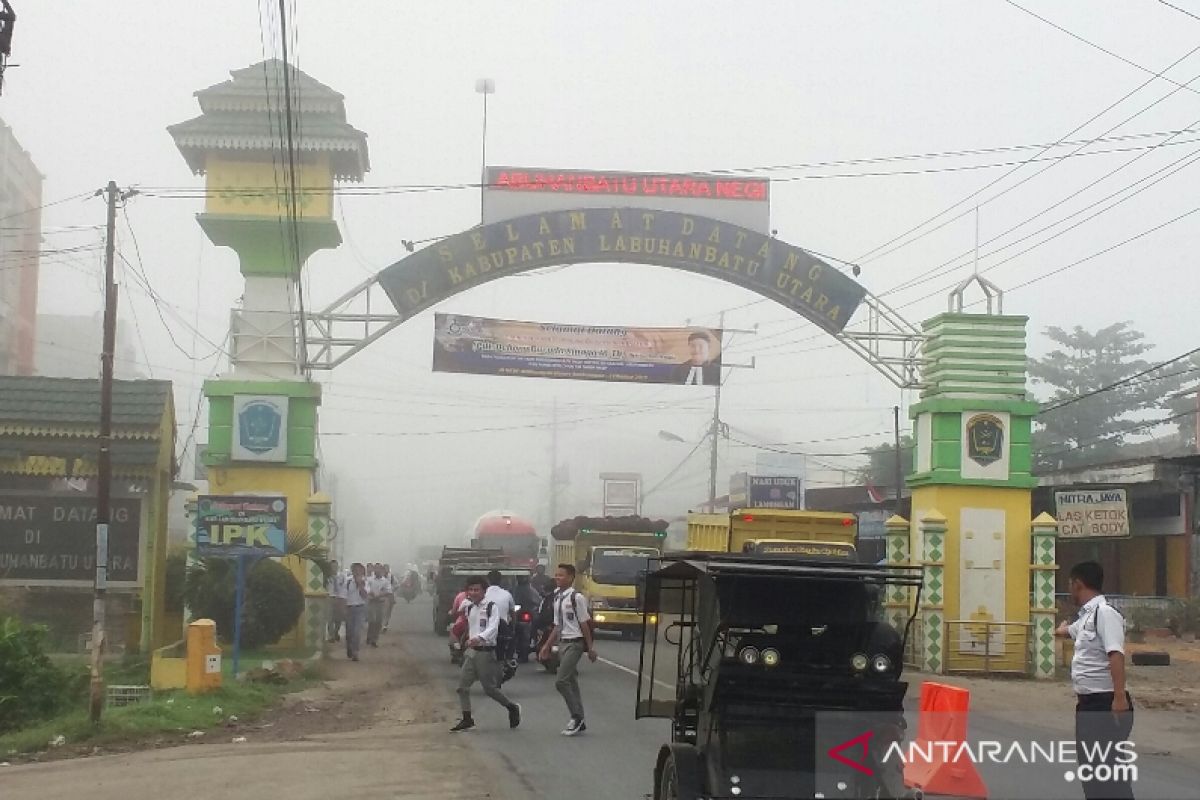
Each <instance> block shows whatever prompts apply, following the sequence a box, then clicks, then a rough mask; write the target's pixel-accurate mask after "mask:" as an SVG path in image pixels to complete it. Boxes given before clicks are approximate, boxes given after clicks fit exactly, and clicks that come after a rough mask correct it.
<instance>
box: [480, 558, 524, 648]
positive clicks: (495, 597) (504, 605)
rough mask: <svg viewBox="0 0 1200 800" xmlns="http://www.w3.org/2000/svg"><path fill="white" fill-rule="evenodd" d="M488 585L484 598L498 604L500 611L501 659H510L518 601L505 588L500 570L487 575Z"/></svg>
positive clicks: (498, 641) (499, 642)
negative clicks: (514, 615)
mask: <svg viewBox="0 0 1200 800" xmlns="http://www.w3.org/2000/svg"><path fill="white" fill-rule="evenodd" d="M487 579H488V587H487V591H486V592H485V593H484V595H483V599H484V600H486V601H488V602H489V603H495V604H496V611H498V612H499V613H500V635H499V639H498V640H497V642H496V645H497V647H499V648H500V649H501V653H500V655H501V656H502V658H501V659H500V660H501V661H508V660H509V659H510V658H512V649H513V644H514V641H513V636H512V632H513V629H512V623H513V609H514V608H515V607H516V601H515V600H513V596H512V593H511V592H509V591H508V589H505V588H504V587H503V586H502V585H501V583H502V582H503V580H504V576H503V575H501V574H500V570H498V569H494V570H492V571H491V572H489V573H488V575H487Z"/></svg>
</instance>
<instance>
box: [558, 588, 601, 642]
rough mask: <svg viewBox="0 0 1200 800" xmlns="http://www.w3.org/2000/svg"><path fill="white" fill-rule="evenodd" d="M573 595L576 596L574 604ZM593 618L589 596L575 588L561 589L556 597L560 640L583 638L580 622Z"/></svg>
mask: <svg viewBox="0 0 1200 800" xmlns="http://www.w3.org/2000/svg"><path fill="white" fill-rule="evenodd" d="M572 597H574V598H575V601H574V605H572V603H571V598H572ZM591 618H592V614H591V611H590V610H589V609H588V599H587V597H585V596H584V595H582V594H580V593H579V592H577V591H575V589H574V588H569V589H559V591H558V596H557V597H555V598H554V625H555V627H557V628H558V638H559V641H562V640H563V639H582V638H583V628H581V627H580V624H581V623H584V622H587V621H588V620H589V619H591Z"/></svg>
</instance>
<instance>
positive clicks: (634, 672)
mask: <svg viewBox="0 0 1200 800" xmlns="http://www.w3.org/2000/svg"><path fill="white" fill-rule="evenodd" d="M596 660H597V661H599V662H600V663H601V664H607V665H608V666H610V667H612V668H613V669H619V670H621V672H626V673H628V674H630V675H632V676H633V677H635V678H636V677H637V676H638V671H637V670H636V669H630V668H629V667H627V666H625V665H624V664H618V663H617V662H615V661H609V660H608V659H607V658H597V659H596ZM654 682H655V683H657V684H658V685H659V686H661V687H662V688H664V689H670V690H671V691H675V687H674V686H672V685H671V684H669V683H664V682H663V681H660V680H659V679H658V678H655V679H654Z"/></svg>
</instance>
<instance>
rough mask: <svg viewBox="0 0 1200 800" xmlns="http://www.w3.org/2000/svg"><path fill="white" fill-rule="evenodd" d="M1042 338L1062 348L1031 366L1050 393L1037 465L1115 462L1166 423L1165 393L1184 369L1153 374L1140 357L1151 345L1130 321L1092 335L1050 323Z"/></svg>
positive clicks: (1039, 434) (1038, 440) (1174, 367)
mask: <svg viewBox="0 0 1200 800" xmlns="http://www.w3.org/2000/svg"><path fill="white" fill-rule="evenodd" d="M1045 334H1046V336H1048V337H1049V338H1050V339H1051V340H1052V341H1054V342H1055V343H1056V344H1058V345H1059V348H1058V349H1056V350H1053V351H1051V352H1050V353H1048V354H1047V355H1045V356H1044V357H1042V358H1040V359H1031V360H1030V362H1029V374H1030V376H1032V377H1033V379H1034V383H1035V385H1037V384H1040V385H1043V386H1046V387H1048V388H1050V389H1052V391H1051V393H1050V396H1049V397H1048V398H1046V402H1045V407H1046V409H1047V410H1045V411H1043V412H1042V413H1041V414H1039V415H1038V417H1037V423H1038V430H1037V431H1036V432H1035V433H1034V441H1033V449H1034V454H1035V461H1036V464H1037V466H1038V467H1040V468H1042V469H1053V468H1056V467H1060V466H1064V465H1080V464H1095V463H1103V462H1105V461H1111V460H1115V459H1117V458H1119V457H1120V452H1121V448H1122V446H1124V445H1125V443H1126V438H1127V437H1129V436H1130V435H1133V434H1136V433H1139V432H1142V431H1147V430H1150V429H1151V428H1152V423H1153V422H1154V420H1156V419H1158V420H1162V419H1165V416H1166V415H1165V414H1164V413H1163V410H1164V408H1165V407H1166V403H1167V399H1168V396H1169V395H1170V393H1171V392H1172V391H1173V390H1174V389H1176V388H1178V386H1179V385H1180V382H1181V380H1182V378H1181V376H1180V375H1178V374H1177V373H1178V372H1179V367H1178V365H1177V364H1176V365H1170V366H1167V367H1163V368H1162V369H1158V370H1155V369H1154V368H1153V365H1152V364H1151V363H1150V362H1149V361H1147V360H1146V359H1144V358H1142V356H1143V355H1144V354H1146V353H1148V352H1150V350H1152V349H1153V348H1154V345H1152V344H1149V343H1148V342H1146V341H1145V338H1146V337H1145V335H1144V334H1143V333H1141V332H1140V331H1137V330H1134V329H1133V328H1131V327H1129V323H1128V322H1117V323H1114V324H1112V325H1109V326H1108V327H1106V328H1101V329H1100V330H1098V331H1096V332H1095V333H1091V332H1089V331H1087V330H1085V329H1083V328H1082V327H1080V326H1078V325H1076V326H1075V327H1074V328H1073V329H1072V330H1070V331H1066V330H1064V329H1062V328H1059V327H1057V326H1051V327H1049V328H1046V330H1045ZM1141 373H1146V374H1144V375H1142V374H1141ZM1114 384H1119V385H1115V386H1114Z"/></svg>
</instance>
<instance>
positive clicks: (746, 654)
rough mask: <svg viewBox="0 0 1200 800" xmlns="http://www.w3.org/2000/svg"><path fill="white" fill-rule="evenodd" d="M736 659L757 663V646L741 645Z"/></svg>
mask: <svg viewBox="0 0 1200 800" xmlns="http://www.w3.org/2000/svg"><path fill="white" fill-rule="evenodd" d="M738 660H739V661H741V662H742V663H743V664H757V663H758V648H757V647H743V648H742V649H741V650H739V651H738Z"/></svg>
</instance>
